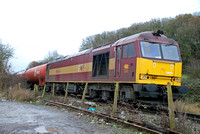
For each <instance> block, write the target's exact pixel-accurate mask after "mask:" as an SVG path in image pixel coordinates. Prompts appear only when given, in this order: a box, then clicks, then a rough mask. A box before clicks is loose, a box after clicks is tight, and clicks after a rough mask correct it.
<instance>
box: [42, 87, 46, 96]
mask: <svg viewBox="0 0 200 134" xmlns="http://www.w3.org/2000/svg"><path fill="white" fill-rule="evenodd" d="M45 89H46V84H44V89H43V92H42V98H44V94H45Z"/></svg>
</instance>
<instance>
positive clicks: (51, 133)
mask: <svg viewBox="0 0 200 134" xmlns="http://www.w3.org/2000/svg"><path fill="white" fill-rule="evenodd" d="M88 118H89V117H88ZM8 133H11V134H102V133H107V134H112V133H113V134H114V133H130V132H129V131H128V130H125V129H123V130H122V129H119V128H117V127H113V126H109V125H102V124H100V125H97V124H93V123H91V122H90V120H87V118H86V117H85V116H80V115H79V114H77V113H73V112H68V111H66V110H62V109H57V108H55V107H49V106H41V105H33V104H25V103H20V102H9V101H4V102H0V134H8Z"/></svg>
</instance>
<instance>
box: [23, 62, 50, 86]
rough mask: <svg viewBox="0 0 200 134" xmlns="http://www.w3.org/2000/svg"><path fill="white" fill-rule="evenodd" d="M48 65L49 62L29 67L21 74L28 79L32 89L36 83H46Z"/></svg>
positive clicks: (41, 84)
mask: <svg viewBox="0 0 200 134" xmlns="http://www.w3.org/2000/svg"><path fill="white" fill-rule="evenodd" d="M46 67H47V64H43V65H39V66H36V67H33V68H29V69H27V70H26V71H25V72H24V73H22V74H21V75H20V76H22V77H24V78H26V79H27V83H28V85H29V87H30V88H32V89H33V86H34V84H37V85H40V86H43V85H44V84H45V77H46Z"/></svg>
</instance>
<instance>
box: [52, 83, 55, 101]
mask: <svg viewBox="0 0 200 134" xmlns="http://www.w3.org/2000/svg"><path fill="white" fill-rule="evenodd" d="M54 96H55V83H53V89H52V97H53V98H54Z"/></svg>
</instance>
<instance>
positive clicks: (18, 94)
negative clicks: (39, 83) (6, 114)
mask: <svg viewBox="0 0 200 134" xmlns="http://www.w3.org/2000/svg"><path fill="white" fill-rule="evenodd" d="M8 98H9V99H12V100H19V101H30V100H33V99H34V98H35V95H34V92H33V91H31V90H28V89H19V88H17V87H15V88H11V89H9V91H8Z"/></svg>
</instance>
